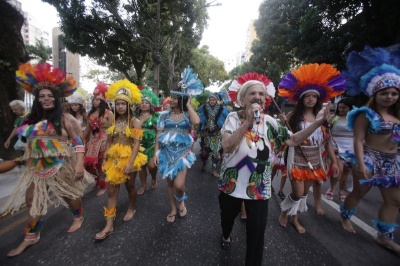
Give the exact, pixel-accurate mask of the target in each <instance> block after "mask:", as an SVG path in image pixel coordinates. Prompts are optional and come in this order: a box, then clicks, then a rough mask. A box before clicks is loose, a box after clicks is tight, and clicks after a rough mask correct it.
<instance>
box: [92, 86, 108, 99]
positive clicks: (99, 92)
mask: <svg viewBox="0 0 400 266" xmlns="http://www.w3.org/2000/svg"><path fill="white" fill-rule="evenodd" d="M107 90H108V86H107V84H105V83H104V82H101V81H100V82H98V83H97V85H96V88H94V91H93V96H94V97H95V98H100V99H102V100H104V101H105V100H106V92H107Z"/></svg>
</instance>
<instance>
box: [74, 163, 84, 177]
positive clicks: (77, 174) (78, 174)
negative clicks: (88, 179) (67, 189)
mask: <svg viewBox="0 0 400 266" xmlns="http://www.w3.org/2000/svg"><path fill="white" fill-rule="evenodd" d="M83 174H84V168H83V165H76V166H75V180H76V181H78V180H82V178H83Z"/></svg>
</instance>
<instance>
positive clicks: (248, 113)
mask: <svg viewBox="0 0 400 266" xmlns="http://www.w3.org/2000/svg"><path fill="white" fill-rule="evenodd" d="M257 111H262V108H261V105H259V104H258V103H252V104H251V106H250V107H249V108H247V110H246V121H247V122H249V123H250V124H253V121H254V113H255V112H257Z"/></svg>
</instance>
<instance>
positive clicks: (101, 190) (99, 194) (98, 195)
mask: <svg viewBox="0 0 400 266" xmlns="http://www.w3.org/2000/svg"><path fill="white" fill-rule="evenodd" d="M104 193H106V189H105V188H102V189H100V190H99V192H97V194H96V196H97V197H100V196H102V195H103V194H104Z"/></svg>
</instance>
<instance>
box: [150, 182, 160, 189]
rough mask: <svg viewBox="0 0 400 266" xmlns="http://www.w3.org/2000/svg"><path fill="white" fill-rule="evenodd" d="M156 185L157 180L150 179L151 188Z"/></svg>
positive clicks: (154, 187)
mask: <svg viewBox="0 0 400 266" xmlns="http://www.w3.org/2000/svg"><path fill="white" fill-rule="evenodd" d="M157 186H158V184H157V180H152V181H151V188H152V189H156V188H157Z"/></svg>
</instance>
